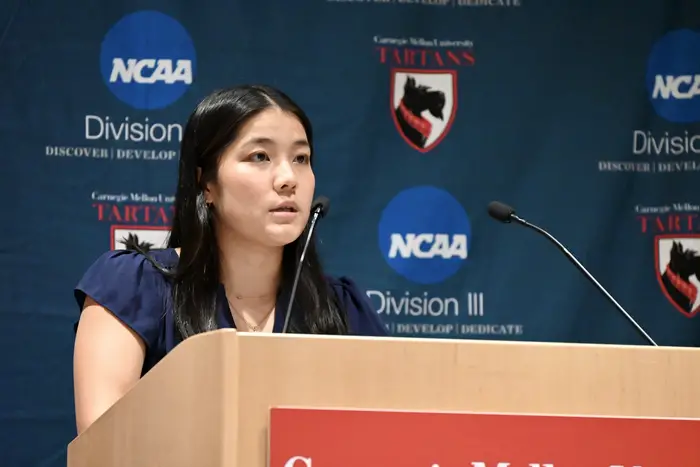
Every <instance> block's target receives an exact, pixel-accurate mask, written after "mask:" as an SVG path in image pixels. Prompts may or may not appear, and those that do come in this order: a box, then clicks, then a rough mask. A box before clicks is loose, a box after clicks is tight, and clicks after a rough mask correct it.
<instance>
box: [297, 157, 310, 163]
mask: <svg viewBox="0 0 700 467" xmlns="http://www.w3.org/2000/svg"><path fill="white" fill-rule="evenodd" d="M309 159H310V158H309V156H307V155H303V156H297V157H296V162H298V163H299V164H307V163H308V162H309Z"/></svg>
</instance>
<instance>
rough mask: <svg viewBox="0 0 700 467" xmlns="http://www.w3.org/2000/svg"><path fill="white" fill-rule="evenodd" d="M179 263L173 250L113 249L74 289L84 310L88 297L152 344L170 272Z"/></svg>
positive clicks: (94, 263) (76, 297) (90, 268)
mask: <svg viewBox="0 0 700 467" xmlns="http://www.w3.org/2000/svg"><path fill="white" fill-rule="evenodd" d="M176 264H177V253H175V251H174V250H173V249H164V250H150V251H148V252H146V254H143V253H140V252H137V251H133V250H110V251H106V252H104V253H102V254H101V255H99V256H98V257H97V258H96V259H95V260H94V261H93V262H92V264H91V265H90V266H89V267H88V268H87V269H86V271H85V273H84V274H83V276H82V278H81V279H80V281H79V282H78V284H77V285H76V286H75V289H74V297H75V300H76V302H77V304H78V308H79V310H82V308H83V304H84V302H85V299H86V297H88V296H89V297H91V298H92V299H93V300H94V301H95V302H96V303H98V304H99V305H101V306H102V307H104V308H105V309H106V310H108V311H109V312H111V313H112V314H113V315H115V316H116V317H117V318H119V319H120V320H121V321H122V322H123V323H124V324H126V325H127V326H128V327H130V328H131V329H133V330H134V331H136V332H137V333H138V334H139V335H141V337H142V338H143V339H144V341H146V344H147V345H149V344H151V343H152V342H154V341H155V340H156V339H157V338H158V335H159V327H160V324H161V320H162V318H163V316H164V315H165V303H166V300H167V295H168V293H167V291H168V290H169V283H168V280H167V276H166V273H167V270H168V269H170V268H172V267H174V266H175V265H176Z"/></svg>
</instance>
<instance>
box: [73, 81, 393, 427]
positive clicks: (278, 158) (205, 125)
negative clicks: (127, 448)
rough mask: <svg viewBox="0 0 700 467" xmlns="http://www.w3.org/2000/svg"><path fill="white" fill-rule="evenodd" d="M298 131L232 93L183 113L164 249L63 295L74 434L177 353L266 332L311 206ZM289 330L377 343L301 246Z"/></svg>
mask: <svg viewBox="0 0 700 467" xmlns="http://www.w3.org/2000/svg"><path fill="white" fill-rule="evenodd" d="M312 147H313V145H312V129H311V124H310V122H309V120H308V118H307V117H306V115H305V114H304V113H303V111H302V110H301V109H300V108H299V107H298V106H297V105H296V104H294V103H293V102H292V101H291V100H290V99H289V98H288V97H287V96H286V95H284V94H283V93H282V92H280V91H278V90H275V89H272V88H269V87H264V86H241V87H237V88H233V89H227V90H223V91H219V92H215V93H213V94H212V95H210V96H208V97H207V98H205V99H204V100H203V101H202V102H201V103H200V104H199V105H198V106H197V108H196V109H195V110H194V112H193V113H192V115H191V116H190V119H189V121H188V123H187V127H186V129H185V133H184V136H183V140H182V147H181V154H180V166H179V180H178V185H177V192H176V197H175V203H174V204H175V206H174V207H175V215H174V219H173V225H172V230H171V233H170V239H169V243H168V248H166V249H163V250H153V251H146V250H145V249H143V248H140V247H139V246H138V245H137V244H136V243H135V242H133V241H131V242H127V243H128V244H127V250H121V251H108V252H106V253H105V254H103V255H102V256H101V257H99V258H98V259H97V260H96V262H95V263H94V264H93V265H92V266H91V267H90V268H89V269H88V270H87V272H86V273H85V275H84V276H83V278H82V280H81V281H80V283H79V284H78V285H77V287H76V290H75V296H76V300H77V301H78V304H79V306H80V307H81V310H82V313H81V316H80V320H79V322H78V325H77V329H76V342H75V351H74V383H75V404H76V420H77V426H78V431H79V432H82V431H83V430H84V429H85V428H87V427H88V426H89V425H90V424H91V423H92V422H93V421H94V420H95V419H97V418H98V417H99V416H100V415H102V414H103V413H104V412H105V411H106V410H107V409H108V408H109V407H110V406H111V405H112V404H113V403H114V402H116V401H117V400H118V399H119V398H121V397H122V396H123V395H124V394H125V393H126V391H127V390H129V388H131V387H132V386H133V384H134V383H135V382H136V381H137V380H138V379H139V378H140V377H141V376H142V375H143V374H145V373H146V372H147V371H148V370H149V369H150V368H152V367H153V366H154V365H155V364H156V363H158V361H159V360H160V359H162V358H163V357H164V356H165V355H166V354H167V353H168V352H169V351H171V350H172V349H173V347H174V346H175V345H177V343H178V342H180V341H181V340H183V339H186V338H188V337H190V336H193V335H195V334H197V333H201V332H205V331H210V330H214V329H217V328H225V327H230V328H237V329H239V330H241V331H253V332H256V331H257V332H280V331H281V329H282V326H283V321H284V314H285V312H286V309H287V303H288V298H289V294H290V288H291V284H292V281H293V278H294V273H295V270H296V266H297V264H298V258H299V255H300V251H301V247H302V245H303V240H304V236H305V234H306V232H307V227H308V220H309V212H310V208H311V204H312V200H313V195H314V188H315V178H314V172H313V170H312V168H311V162H312V152H313V151H312ZM289 331H290V332H296V333H311V334H356V335H369V336H372V335H379V336H381V335H386V330H385V327H384V325H383V324H382V322H381V320H380V318H379V317H378V315H377V314H376V312H375V311H374V310H373V309H372V308H371V306H370V304H369V301H368V299H367V297H366V295H364V294H363V293H362V292H361V291H360V290H358V288H357V287H356V285H355V284H354V283H353V282H352V281H351V280H350V279H347V278H344V277H343V278H331V277H326V276H325V275H324V273H323V271H322V268H321V265H320V262H319V259H318V257H317V253H316V251H315V248H314V245H313V242H311V243H310V244H309V248H308V250H307V253H306V259H305V264H304V268H303V269H302V273H301V276H300V279H299V283H298V289H297V291H296V298H295V300H294V307H293V310H292V314H291V318H290V324H289Z"/></svg>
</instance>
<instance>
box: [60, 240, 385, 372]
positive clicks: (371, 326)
mask: <svg viewBox="0 0 700 467" xmlns="http://www.w3.org/2000/svg"><path fill="white" fill-rule="evenodd" d="M149 254H150V255H151V257H152V258H153V259H154V260H155V261H156V262H158V263H159V264H161V265H163V266H165V267H167V268H171V267H173V266H175V265H176V264H177V261H178V259H179V256H178V254H177V252H176V251H175V250H174V249H172V248H169V249H164V250H153V251H150V252H149ZM327 280H328V282H329V284H330V285H331V289H332V290H333V291H334V292H335V294H336V296H337V298H338V303H339V304H340V306H342V307H343V308H344V310H345V313H347V317H348V324H349V326H350V334H352V335H361V336H386V335H388V332H387V328H386V325H385V324H384V323H383V322H382V320H381V318H380V317H379V315H378V314H377V312H376V311H375V310H374V309H373V307H372V305H371V303H370V301H369V298H368V297H367V295H366V294H364V293H363V292H362V291H360V290H359V288H358V287H357V285H356V284H355V283H354V282H353V281H352V280H351V279H349V278H347V277H339V278H334V277H327ZM74 293H75V299H76V301H77V302H78V306H79V307H80V309H82V307H83V302H84V301H85V297H86V295H89V296H90V297H92V298H93V299H94V300H95V301H96V302H97V303H99V304H100V305H102V306H103V307H105V308H106V309H107V310H109V311H110V312H112V313H113V314H114V315H115V316H116V317H117V318H118V319H119V320H120V321H122V322H123V323H124V324H125V325H126V326H128V327H129V328H131V329H132V330H133V331H135V332H136V334H138V335H139V336H141V338H142V339H143V341H144V343H145V344H146V358H145V362H144V367H143V373H144V374H145V373H146V372H147V371H148V370H150V369H151V368H152V367H153V366H154V365H155V364H156V363H158V361H160V359H162V358H163V357H165V355H166V354H167V353H168V352H170V351H171V350H172V349H173V348H174V347H175V346H176V345H177V344H178V342H177V340H176V332H175V326H174V321H173V314H172V299H171V286H170V283H169V282H168V281H167V279H166V277H165V276H164V275H163V274H162V273H161V272H159V271H158V270H157V269H156V268H155V267H154V266H153V264H151V262H150V261H148V259H146V257H145V256H143V255H142V254H140V253H137V252H134V251H131V250H110V251H107V252H105V253H104V254H102V255H101V256H100V257H98V258H97V260H96V261H95V262H94V263H93V264H92V265H91V266H90V267H89V268H88V270H87V271H86V272H85V274H84V275H83V277H82V279H81V280H80V282H79V283H78V285H77V286H76V288H75V291H74ZM217 303H218V305H217V309H218V316H217V319H218V323H219V327H220V328H235V323H234V322H233V317H232V316H231V312H230V310H229V307H228V302H227V300H226V297H225V293H224V289H223V286H222V287H220V289H219V300H218V302H217ZM287 303H288V300H286V297H284V296H283V295H282V294H281V295H280V297H279V298H278V301H277V306H276V309H275V324H274V329H273V332H281V331H282V326H283V325H284V314H285V312H286V310H287ZM76 326H77V325H76Z"/></svg>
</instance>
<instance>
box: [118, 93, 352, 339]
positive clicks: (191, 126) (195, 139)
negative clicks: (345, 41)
mask: <svg viewBox="0 0 700 467" xmlns="http://www.w3.org/2000/svg"><path fill="white" fill-rule="evenodd" d="M271 107H278V108H280V109H282V110H284V111H286V112H289V113H291V114H293V115H294V116H296V118H298V119H299V121H300V122H301V124H302V125H303V127H304V130H305V131H306V137H307V139H308V141H309V145H310V146H311V151H312V152H311V155H312V157H311V163H312V166H313V130H312V126H311V122H310V121H309V119H308V117H307V116H306V114H305V113H304V112H303V110H302V109H301V108H300V107H299V106H298V105H297V104H295V103H294V102H293V101H292V99H291V98H289V97H288V96H287V95H285V94H284V93H283V92H281V91H279V90H277V89H274V88H272V87H268V86H262V85H243V86H237V87H233V88H228V89H223V90H219V91H216V92H214V93H212V94H210V95H209V96H207V97H206V98H205V99H204V100H202V101H201V102H200V103H199V105H197V107H196V108H195V110H194V111H193V112H192V114H191V115H190V118H189V120H188V122H187V126H186V128H185V132H184V135H183V138H182V144H181V149H180V163H179V175H178V184H177V190H176V194H175V202H174V208H175V214H174V217H173V223H172V228H171V232H170V236H169V240H168V245H167V246H168V248H178V247H179V248H180V258H179V261H178V263H177V265H176V266H175V267H174V268H172V269H167V268H164V267H162V266H159V265H158V264H156V263H154V264H155V265H156V267H157V268H158V269H159V270H160V271H161V272H162V273H163V274H165V275H166V276H167V277H168V278H169V279H170V281H171V283H172V304H173V312H174V320H175V325H176V328H177V332H178V333H179V335H180V337H181V338H182V339H185V338H187V337H190V336H192V335H195V334H198V333H201V332H206V331H211V330H214V329H216V328H217V321H216V309H217V296H218V293H219V288H220V285H221V284H220V277H219V276H220V270H219V267H220V265H219V261H220V258H219V247H218V245H217V239H216V234H215V229H214V216H213V213H212V211H211V209H209V208H208V207H207V204H206V200H205V196H204V188H205V186H206V184H207V183H208V182H210V181H213V180H215V179H216V175H217V170H218V166H219V161H220V158H221V155H222V153H223V152H224V150H225V149H226V148H227V147H228V146H229V144H231V142H233V141H234V139H235V138H236V137H237V136H238V132H239V129H240V128H241V126H242V125H243V124H245V123H246V122H247V121H248V120H249V119H250V118H252V117H254V116H255V115H257V114H258V113H259V112H261V111H263V110H265V109H268V108H271ZM200 171H201V172H200ZM198 172H199V173H200V175H199V176H198ZM307 234H308V225H307V228H306V229H304V232H303V233H302V234H301V236H300V237H299V238H298V239H297V240H295V241H294V242H292V243H290V244H288V245H286V246H285V247H284V252H283V255H282V274H281V287H280V293H282V294H285V293H286V294H288V293H289V291H290V289H291V284H292V281H293V279H294V274H295V272H296V268H297V265H298V264H299V257H300V255H301V249H302V247H303V240H304V239H305V238H306V235H307ZM126 246H127V248H129V249H133V250H136V251H140V252H142V253H144V254H146V255H147V252H146V251H144V249H143V248H141V247H140V246H139V245H138V241H137V240H136V239H133V238H132V239H131V241H127V242H126ZM152 262H153V261H152ZM304 262H305V264H304V267H303V268H302V272H301V275H300V277H299V283H298V288H297V292H296V296H295V300H294V308H293V312H292V316H291V318H290V323H289V332H296V333H309V334H346V333H347V332H348V325H347V317H346V316H345V313H344V310H342V309H341V308H340V306H339V304H338V302H337V300H335V297H334V294H333V293H332V292H331V290H330V287H329V286H328V284H327V282H326V280H325V276H324V272H323V268H322V266H321V262H320V260H319V257H318V253H317V250H316V245H315V242H314V238H312V239H311V241H310V243H309V247H308V249H307V251H306V256H305V261H304ZM287 296H288V295H287ZM295 311H296V312H295Z"/></svg>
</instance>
